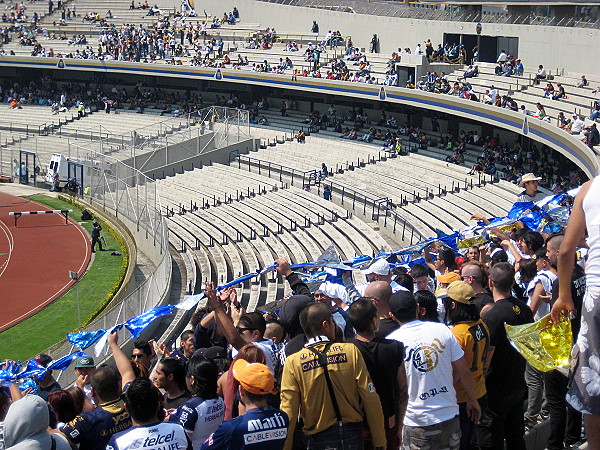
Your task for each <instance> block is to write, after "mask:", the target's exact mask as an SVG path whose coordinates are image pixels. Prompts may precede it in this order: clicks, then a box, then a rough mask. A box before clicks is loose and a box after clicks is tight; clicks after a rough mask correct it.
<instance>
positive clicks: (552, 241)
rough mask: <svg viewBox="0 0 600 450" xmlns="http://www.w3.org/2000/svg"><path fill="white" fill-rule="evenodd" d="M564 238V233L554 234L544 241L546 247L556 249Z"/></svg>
mask: <svg viewBox="0 0 600 450" xmlns="http://www.w3.org/2000/svg"><path fill="white" fill-rule="evenodd" d="M564 239H565V235H564V234H555V235H553V236H550V237H549V238H548V240H547V241H546V248H547V249H552V250H556V251H558V249H559V248H560V244H562V242H563V240H564Z"/></svg>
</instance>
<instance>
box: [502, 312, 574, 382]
mask: <svg viewBox="0 0 600 450" xmlns="http://www.w3.org/2000/svg"><path fill="white" fill-rule="evenodd" d="M504 326H505V328H506V334H507V336H508V339H509V341H510V343H511V344H512V345H513V347H515V348H516V349H517V351H518V352H519V353H520V354H521V355H522V356H523V357H524V358H525V359H526V360H527V362H528V363H529V364H530V365H531V366H533V367H535V368H536V369H538V370H541V371H542V372H548V371H550V370H554V369H559V368H565V367H569V357H570V354H571V345H572V342H573V334H572V331H571V320H570V319H569V317H568V315H567V314H563V315H562V316H561V319H560V322H559V323H558V324H554V322H553V321H552V318H551V317H550V314H548V315H546V316H544V317H542V318H541V319H540V320H538V321H537V322H535V323H530V324H526V325H516V326H511V325H508V324H504Z"/></svg>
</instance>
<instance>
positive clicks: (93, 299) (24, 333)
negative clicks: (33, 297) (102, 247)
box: [0, 195, 127, 361]
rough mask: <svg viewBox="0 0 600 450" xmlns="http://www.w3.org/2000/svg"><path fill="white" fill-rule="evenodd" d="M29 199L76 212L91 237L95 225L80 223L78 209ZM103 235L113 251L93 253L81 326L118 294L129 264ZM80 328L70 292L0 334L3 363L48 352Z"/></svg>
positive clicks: (82, 291)
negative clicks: (112, 296)
mask: <svg viewBox="0 0 600 450" xmlns="http://www.w3.org/2000/svg"><path fill="white" fill-rule="evenodd" d="M29 198H30V199H31V200H34V201H36V202H39V203H42V204H44V205H47V206H49V207H50V208H53V209H73V213H71V215H72V217H73V218H75V220H77V221H78V222H80V223H81V224H82V226H83V227H84V228H85V229H86V230H87V231H88V233H89V232H91V229H92V221H81V220H80V219H81V209H79V208H77V207H76V206H74V205H71V204H69V203H66V202H64V201H62V200H59V199H57V198H53V197H48V196H46V195H33V196H31V197H29ZM102 235H103V236H104V239H105V240H106V248H107V249H108V250H110V251H105V252H96V253H94V255H95V258H94V261H93V263H92V264H91V266H90V267H89V269H88V272H87V273H86V274H85V275H84V276H83V277H82V278H81V281H80V282H79V299H80V303H81V306H80V308H81V321H82V323H85V322H86V321H87V320H88V319H89V318H90V317H91V316H92V315H93V314H94V313H95V312H96V311H97V310H98V308H99V307H100V305H102V304H103V303H104V302H105V300H106V297H107V295H108V294H109V293H110V292H114V291H115V287H116V285H120V284H121V281H122V278H123V276H124V274H125V270H126V266H124V264H127V260H126V258H127V255H126V252H125V251H123V250H124V249H122V248H121V247H120V246H119V243H118V242H117V240H116V239H115V236H113V235H112V234H111V233H110V232H109V231H108V230H107V228H106V227H104V226H103V231H102ZM114 250H116V251H119V252H120V253H122V256H112V255H111V253H112V251H114ZM125 250H126V249H125ZM77 328H78V323H77V295H76V292H75V289H71V290H69V291H68V292H66V293H65V294H64V295H63V296H62V297H60V298H59V299H58V300H56V301H55V302H54V303H52V304H51V305H49V306H47V307H46V308H44V309H43V310H42V311H40V312H39V313H37V314H35V315H34V316H32V317H30V318H29V319H27V320H25V321H23V322H21V323H19V324H17V325H15V326H14V327H12V328H9V329H8V330H6V331H3V332H2V333H0V359H2V360H3V359H7V358H8V359H14V360H17V359H20V360H22V361H23V360H25V359H27V358H30V357H32V356H34V355H35V354H37V353H39V352H42V351H46V350H47V349H48V348H49V347H51V346H52V345H54V344H56V343H58V342H59V341H61V340H62V339H64V338H65V335H66V333H70V332H72V331H74V330H76V329H77Z"/></svg>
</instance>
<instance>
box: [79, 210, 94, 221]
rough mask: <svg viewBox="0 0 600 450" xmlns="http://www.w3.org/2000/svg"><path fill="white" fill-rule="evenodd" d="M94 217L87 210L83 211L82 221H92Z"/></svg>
mask: <svg viewBox="0 0 600 450" xmlns="http://www.w3.org/2000/svg"><path fill="white" fill-rule="evenodd" d="M92 219H93V217H92V215H91V214H90V212H89V211H88V210H87V209H84V210H83V211H81V220H92Z"/></svg>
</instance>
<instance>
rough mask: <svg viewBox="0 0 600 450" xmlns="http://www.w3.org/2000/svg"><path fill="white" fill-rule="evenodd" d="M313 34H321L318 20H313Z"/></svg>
mask: <svg viewBox="0 0 600 450" xmlns="http://www.w3.org/2000/svg"><path fill="white" fill-rule="evenodd" d="M310 31H311V33H317V34H318V33H319V24H318V23H317V21H316V20H313V23H312V27H311V28H310Z"/></svg>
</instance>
